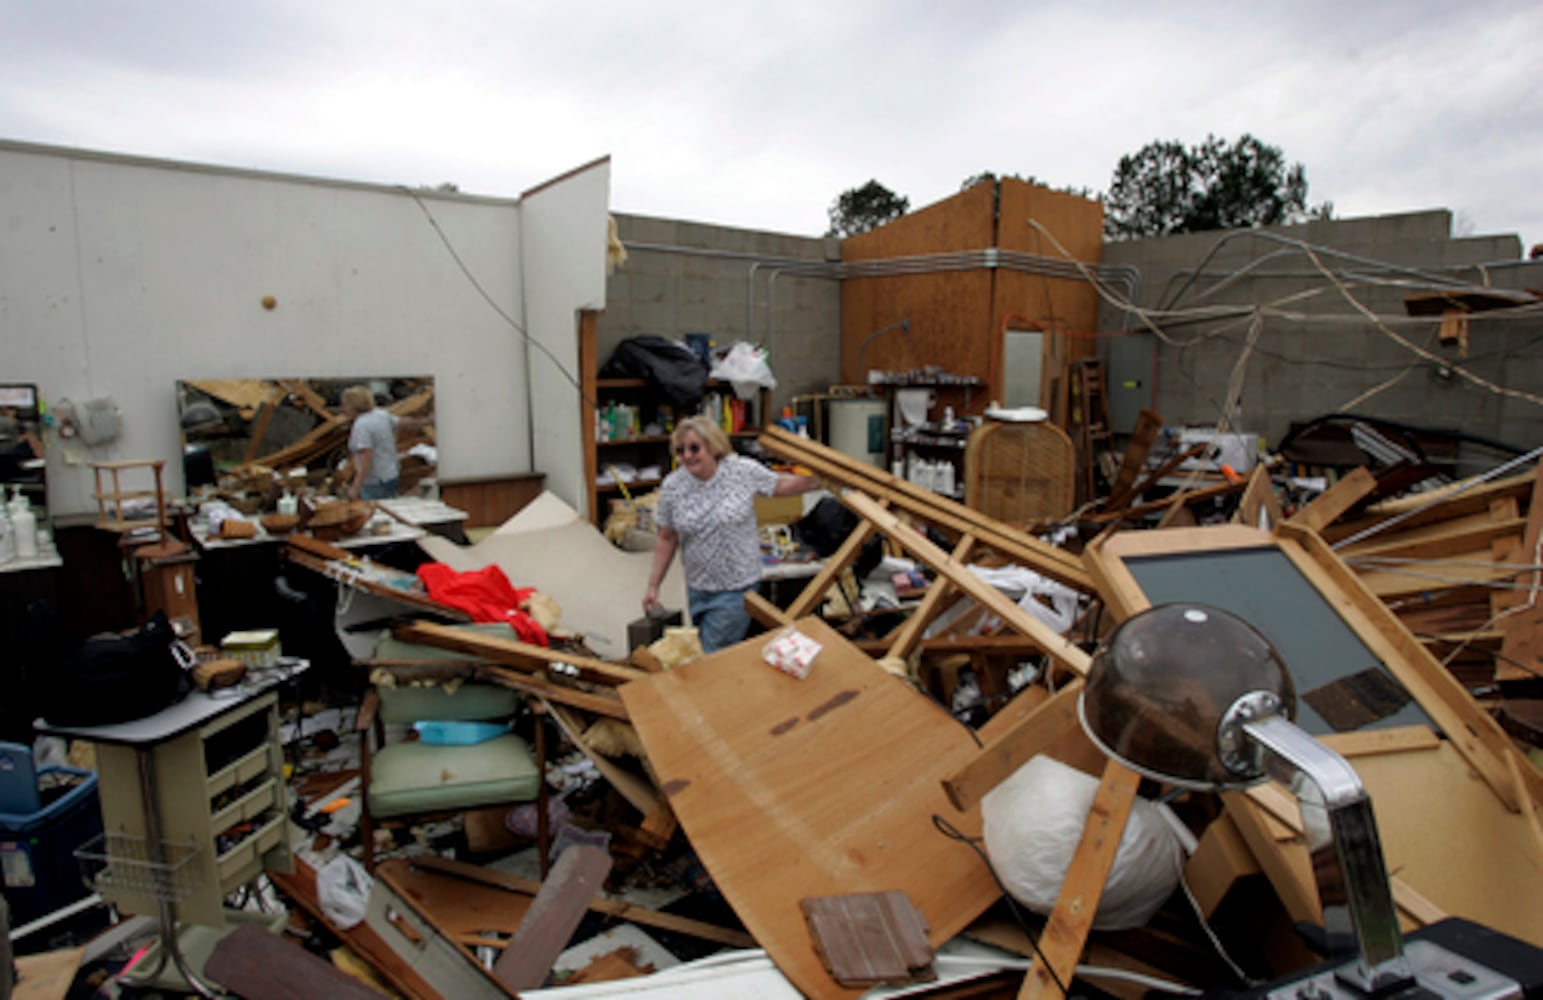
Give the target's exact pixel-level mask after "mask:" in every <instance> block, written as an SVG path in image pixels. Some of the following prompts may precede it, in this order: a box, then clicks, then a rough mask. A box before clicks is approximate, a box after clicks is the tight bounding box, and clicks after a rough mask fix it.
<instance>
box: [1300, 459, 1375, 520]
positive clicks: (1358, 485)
mask: <svg viewBox="0 0 1543 1000" xmlns="http://www.w3.org/2000/svg"><path fill="white" fill-rule="evenodd" d="M1376 488H1377V477H1375V476H1373V475H1372V474H1371V472H1370V470H1368V469H1366V468H1365V467H1364V466H1363V467H1360V468H1356V469H1352V470H1351V471H1350V472H1348V473H1347V474H1345V475H1343V476H1341V477H1340V478H1339V481H1338V482H1336V483H1335V484H1334V485H1333V486H1330V487H1329V488H1328V489H1326V490H1324V491H1323V492H1322V493H1320V494H1318V495H1317V496H1316V497H1314V498H1313V499H1312V501H1311V502H1310V503H1308V504H1307V506H1305V507H1303V508H1302V509H1301V510H1299V511H1297V512H1296V513H1295V514H1293V515H1292V516H1291V518H1290V521H1291V523H1292V524H1298V525H1301V526H1302V527H1304V528H1311V529H1312V530H1313V531H1319V532H1321V531H1323V529H1324V528H1326V527H1328V526H1329V525H1330V524H1332V523H1333V522H1334V521H1337V520H1338V519H1339V518H1340V517H1341V516H1342V515H1343V514H1344V513H1345V511H1347V510H1349V509H1350V508H1352V507H1354V506H1355V505H1356V504H1358V503H1360V502H1361V501H1362V500H1364V499H1366V497H1368V496H1370V495H1371V492H1372V491H1373V490H1375V489H1376Z"/></svg>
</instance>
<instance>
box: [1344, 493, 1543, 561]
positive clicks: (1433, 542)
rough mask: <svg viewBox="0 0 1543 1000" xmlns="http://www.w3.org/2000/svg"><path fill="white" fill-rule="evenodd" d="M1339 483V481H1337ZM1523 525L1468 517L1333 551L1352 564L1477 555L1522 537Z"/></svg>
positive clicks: (1516, 521) (1517, 521) (1514, 520)
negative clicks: (1381, 559) (1374, 559)
mask: <svg viewBox="0 0 1543 1000" xmlns="http://www.w3.org/2000/svg"><path fill="white" fill-rule="evenodd" d="M1341 482H1343V480H1341ZM1525 530H1526V522H1525V521H1524V520H1522V519H1521V518H1519V517H1517V518H1505V519H1497V518H1494V517H1491V516H1487V515H1470V516H1469V517H1462V518H1455V519H1454V520H1451V521H1443V522H1440V523H1438V524H1432V525H1425V526H1424V527H1420V528H1413V529H1411V530H1409V531H1392V532H1389V533H1388V534H1387V535H1386V536H1379V537H1378V538H1375V539H1370V540H1368V541H1365V542H1361V543H1359V544H1357V545H1351V546H1347V547H1345V548H1342V549H1339V550H1337V551H1338V552H1339V556H1340V558H1341V559H1344V560H1345V561H1346V562H1354V561H1355V560H1357V559H1361V558H1365V557H1377V556H1380V557H1384V558H1397V559H1442V558H1446V557H1449V556H1460V555H1464V554H1467V553H1470V552H1481V551H1483V550H1484V549H1485V548H1486V547H1487V546H1489V545H1491V544H1493V543H1494V542H1496V541H1498V540H1500V539H1503V538H1516V539H1520V538H1521V537H1522V532H1523V531H1525Z"/></svg>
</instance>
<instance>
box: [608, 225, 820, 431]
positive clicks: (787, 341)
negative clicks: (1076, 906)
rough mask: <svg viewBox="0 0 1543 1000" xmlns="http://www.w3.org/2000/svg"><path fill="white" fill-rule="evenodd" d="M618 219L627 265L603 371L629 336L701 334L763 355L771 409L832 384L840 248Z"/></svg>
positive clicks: (614, 286) (612, 307)
mask: <svg viewBox="0 0 1543 1000" xmlns="http://www.w3.org/2000/svg"><path fill="white" fill-rule="evenodd" d="M615 218H616V228H617V234H618V236H619V237H620V238H621V241H622V244H623V245H624V246H625V247H626V248H627V260H626V262H625V263H624V264H622V265H621V266H620V267H619V268H617V269H616V271H615V273H613V274H612V275H611V276H610V279H609V281H608V282H607V286H606V302H605V312H604V314H603V315H602V316H601V317H600V321H599V324H598V329H597V337H596V354H597V356H598V357H599V359H600V360H601V362H602V363H603V362H604V361H605V359H606V358H608V357H610V354H611V352H612V351H613V350H614V349H615V348H616V345H617V344H619V343H620V342H621V341H622V340H624V339H626V338H627V337H633V336H639V335H642V334H655V335H658V336H663V337H670V338H672V339H674V338H679V337H681V336H682V335H683V334H686V333H707V334H711V335H712V337H713V340H714V341H715V342H716V343H717V344H718V345H720V346H723V345H727V344H731V343H733V342H735V341H738V340H748V341H750V342H752V343H756V344H761V345H764V346H766V347H767V348H768V350H769V353H770V360H771V367H772V373H773V374H774V375H775V376H776V377H777V388H776V389H775V390H774V391H773V393H772V404H773V407H774V408H776V409H779V410H780V408H781V407H782V406H783V405H785V404H786V403H787V401H788V400H789V399H791V398H792V397H793V396H795V395H802V394H806V393H815V392H822V391H824V389H825V388H826V387H827V386H829V385H830V384H831V383H832V382H835V381H837V380H838V376H839V372H840V366H841V284H840V282H839V281H837V280H835V278H834V270H835V266H836V264H837V263H838V262H839V261H840V256H841V248H840V242H839V241H838V240H835V239H825V238H820V237H806V236H792V235H787V234H783V233H770V232H762V231H756V230H745V229H731V228H729V227H726V226H713V225H706V224H703V223H696V222H685V221H678V220H672V219H657V218H651V217H648V216H641V215H622V214H617V215H616V216H615ZM822 272H830V274H829V276H825V275H824V274H822Z"/></svg>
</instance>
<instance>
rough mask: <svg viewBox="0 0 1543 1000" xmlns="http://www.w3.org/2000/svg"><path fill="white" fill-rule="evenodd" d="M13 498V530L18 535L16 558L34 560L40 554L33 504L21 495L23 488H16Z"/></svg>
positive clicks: (36, 520)
mask: <svg viewBox="0 0 1543 1000" xmlns="http://www.w3.org/2000/svg"><path fill="white" fill-rule="evenodd" d="M15 490H16V493H15V495H14V496H12V497H11V529H12V530H13V531H14V532H15V534H16V558H18V559H33V558H36V556H37V554H38V519H37V515H36V514H34V513H32V506H31V504H29V503H27V498H26V497H24V496H22V495H21V487H20V486H16V487H15Z"/></svg>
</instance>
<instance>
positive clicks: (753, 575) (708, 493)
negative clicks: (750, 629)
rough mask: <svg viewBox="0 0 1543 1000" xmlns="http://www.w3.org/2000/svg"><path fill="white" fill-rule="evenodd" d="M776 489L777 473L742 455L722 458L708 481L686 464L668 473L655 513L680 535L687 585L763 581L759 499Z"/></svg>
mask: <svg viewBox="0 0 1543 1000" xmlns="http://www.w3.org/2000/svg"><path fill="white" fill-rule="evenodd" d="M776 488H777V474H776V473H775V472H773V471H772V470H771V469H768V468H767V467H766V466H764V465H762V464H761V463H760V462H756V461H753V460H752V459H748V458H745V457H743V456H741V455H725V456H724V457H723V458H720V459H719V460H718V468H717V470H716V471H715V472H714V473H713V477H712V478H711V479H709V480H707V481H705V482H704V481H702V480H700V479H698V478H697V477H695V476H693V475H692V474H691V473H689V472H687V471H686V470H685V469H676V470H675V471H674V472H672V473H670V474H669V475H668V476H666V477H665V479H664V485H662V486H661V487H660V488H659V506H658V509H657V511H656V512H655V518H656V520H657V521H658V523H659V525H660V526H661V527H665V528H670V529H672V530H674V531H675V533H676V534H678V535H679V536H680V561H681V566H682V567H684V569H685V571H686V586H688V587H691V588H692V589H694V590H743V589H745V588H746V587H753V586H755V585H756V584H757V583H759V582H760V580H761V540H760V537H759V535H758V534H757V533H756V524H755V498H756V496H757V495H759V496H763V497H769V496H771V495H772V493H773V491H775V490H776Z"/></svg>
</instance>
